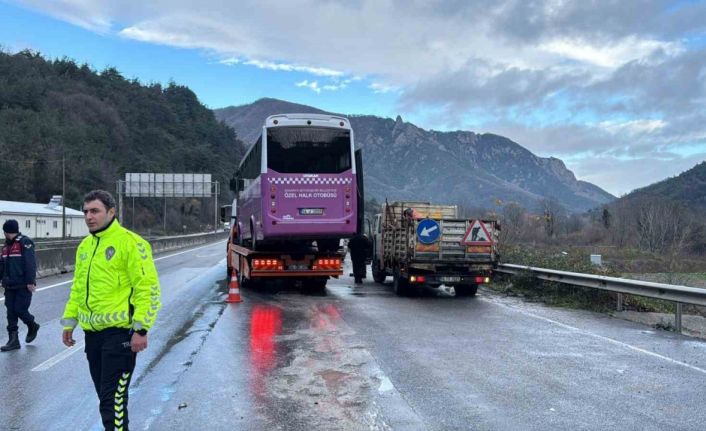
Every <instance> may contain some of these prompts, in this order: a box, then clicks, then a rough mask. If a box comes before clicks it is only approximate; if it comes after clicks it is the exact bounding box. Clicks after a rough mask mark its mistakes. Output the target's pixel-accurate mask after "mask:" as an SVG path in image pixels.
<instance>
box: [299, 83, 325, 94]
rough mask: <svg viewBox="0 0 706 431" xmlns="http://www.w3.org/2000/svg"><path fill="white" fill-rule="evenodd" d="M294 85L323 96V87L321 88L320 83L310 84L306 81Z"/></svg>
mask: <svg viewBox="0 0 706 431" xmlns="http://www.w3.org/2000/svg"><path fill="white" fill-rule="evenodd" d="M294 85H296V86H297V87H304V88H308V89H309V90H311V91H313V92H314V93H316V94H321V87H319V83H318V82H316V81H311V82H309V81H307V80H304V81H301V82H297V83H296V84H294Z"/></svg>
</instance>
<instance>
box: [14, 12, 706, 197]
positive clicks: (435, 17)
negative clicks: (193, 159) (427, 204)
mask: <svg viewBox="0 0 706 431" xmlns="http://www.w3.org/2000/svg"><path fill="white" fill-rule="evenodd" d="M0 45H1V46H2V47H3V49H4V50H5V51H9V52H16V51H19V50H22V49H32V50H35V51H38V52H40V53H41V54H43V55H45V56H47V57H49V58H61V57H68V58H71V59H74V60H76V61H77V62H79V63H87V64H89V65H91V66H92V67H93V68H95V69H96V70H99V71H100V70H102V69H104V68H106V67H116V68H117V69H118V70H120V71H121V73H122V74H123V75H124V76H125V77H128V78H137V79H139V80H140V81H141V82H143V83H151V82H160V83H167V82H169V81H174V82H176V83H178V84H182V85H186V86H188V87H190V88H191V89H192V90H193V91H194V92H195V93H196V95H197V96H198V97H199V100H200V101H201V102H202V103H204V104H205V105H206V106H208V107H210V108H221V107H226V106H231V105H242V104H247V103H251V102H254V101H255V100H257V99H259V98H262V97H274V98H278V99H283V100H287V101H290V102H295V103H302V104H306V105H311V106H315V107H317V108H320V109H324V110H328V111H333V112H340V113H345V114H351V115H356V114H370V115H378V116H382V117H392V118H394V117H396V116H397V115H401V116H402V118H403V119H404V120H405V121H408V122H411V123H414V124H415V125H417V126H419V127H422V128H424V129H428V130H429V129H433V130H441V131H448V130H469V131H473V132H476V133H495V134H499V135H503V136H506V137H508V138H510V139H512V140H513V141H515V142H517V143H518V144H520V145H522V146H523V147H525V148H527V149H529V150H530V151H532V152H533V153H535V154H537V155H538V156H542V157H549V156H552V157H557V158H559V159H561V160H563V161H564V162H565V163H566V165H567V167H568V168H569V169H571V170H572V171H573V172H574V174H575V175H576V177H577V178H578V179H580V180H584V181H589V182H592V183H594V184H596V185H598V186H600V187H602V188H604V189H605V190H606V191H608V192H610V193H613V194H614V195H616V196H620V195H623V194H625V193H628V192H630V191H631V190H633V189H635V188H639V187H644V186H646V185H649V184H651V183H654V182H657V181H660V180H662V179H665V178H668V177H671V176H675V175H678V174H679V173H681V172H683V171H685V170H687V169H690V168H691V167H693V166H694V165H696V164H697V163H699V162H701V161H704V160H706V0H705V1H686V0H682V1H660V0H654V1H651V0H619V1H612V0H603V1H589V0H584V1H566V0H546V1H534V0H492V1H490V0H443V1H442V0H338V1H337V0H291V1H286V2H285V1H271V0H252V1H251V0H240V1H232V0H201V1H199V2H198V3H196V2H192V1H186V0H150V1H146V2H138V1H135V0H102V1H95V0H53V1H48V0H0Z"/></svg>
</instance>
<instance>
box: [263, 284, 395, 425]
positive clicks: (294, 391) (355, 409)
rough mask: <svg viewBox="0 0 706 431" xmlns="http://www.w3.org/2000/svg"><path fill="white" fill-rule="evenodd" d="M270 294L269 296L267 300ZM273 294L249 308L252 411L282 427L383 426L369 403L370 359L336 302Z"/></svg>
mask: <svg viewBox="0 0 706 431" xmlns="http://www.w3.org/2000/svg"><path fill="white" fill-rule="evenodd" d="M273 299H275V298H273ZM312 299H313V298H306V297H302V296H301V295H298V294H293V295H291V296H288V295H282V296H280V295H277V296H276V301H277V303H276V305H269V306H260V305H256V306H255V307H254V308H253V315H252V318H251V328H250V336H251V340H250V347H251V353H250V357H251V359H250V362H251V369H252V371H253V372H252V374H251V376H252V377H251V390H252V392H253V395H254V399H255V402H256V404H257V405H258V407H259V408H258V410H259V411H260V413H261V414H262V415H264V416H266V417H269V418H270V419H271V420H272V422H273V423H286V424H288V425H287V426H288V428H289V429H293V430H309V429H327V430H346V431H347V430H358V429H366V430H380V429H389V427H387V425H385V423H384V420H383V418H382V415H381V414H380V412H379V411H378V410H379V409H378V408H377V405H376V404H375V402H374V399H375V395H376V394H378V393H379V392H378V389H379V387H380V385H381V381H380V378H379V377H378V374H376V373H371V372H370V370H369V368H370V366H371V365H370V364H372V363H374V360H373V358H372V357H371V356H370V354H369V352H368V351H367V350H366V349H365V348H364V346H361V345H357V344H355V343H354V342H353V341H352V336H353V335H354V332H353V331H352V330H351V329H350V328H349V327H348V326H347V325H346V324H345V322H344V321H343V319H342V316H341V312H340V310H339V308H338V305H337V303H336V301H335V300H328V299H321V300H319V299H313V303H312Z"/></svg>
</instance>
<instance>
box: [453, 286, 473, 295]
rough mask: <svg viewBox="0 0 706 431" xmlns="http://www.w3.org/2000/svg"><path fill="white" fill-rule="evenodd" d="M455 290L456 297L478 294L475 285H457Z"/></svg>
mask: <svg viewBox="0 0 706 431" xmlns="http://www.w3.org/2000/svg"><path fill="white" fill-rule="evenodd" d="M454 290H456V296H476V293H478V285H477V284H457V285H456V286H454Z"/></svg>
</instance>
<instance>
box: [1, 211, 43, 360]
mask: <svg viewBox="0 0 706 431" xmlns="http://www.w3.org/2000/svg"><path fill="white" fill-rule="evenodd" d="M2 230H3V232H4V233H5V244H4V245H3V248H2V254H1V255H0V278H2V286H3V287H4V288H5V308H7V332H8V334H9V335H10V340H9V341H8V342H7V344H5V345H4V346H2V347H0V351H3V352H9V351H10V350H16V349H19V348H20V338H19V336H18V328H17V319H18V318H19V319H22V321H23V322H24V323H25V325H27V328H28V329H27V337H26V338H25V342H26V343H31V342H32V341H34V339H35V338H36V337H37V331H39V323H37V322H35V321H34V316H32V315H31V314H30V312H29V304H30V303H31V302H32V293H33V292H34V291H35V289H36V285H35V277H36V275H37V265H36V261H35V259H34V243H33V242H32V240H31V239H29V238H28V237H26V236H24V235H22V234H21V233H20V229H19V224H18V223H17V220H12V219H10V220H7V221H6V222H5V223H4V224H3V225H2Z"/></svg>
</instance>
